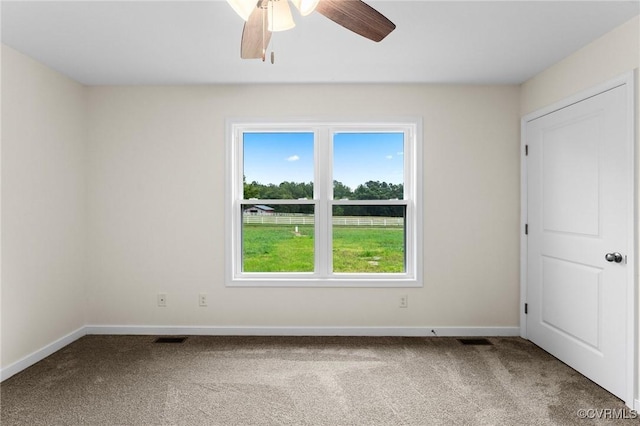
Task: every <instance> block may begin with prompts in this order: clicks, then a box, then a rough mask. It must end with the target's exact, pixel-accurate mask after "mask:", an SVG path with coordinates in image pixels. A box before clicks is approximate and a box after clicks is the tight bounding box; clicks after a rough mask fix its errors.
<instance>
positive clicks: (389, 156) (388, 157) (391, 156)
mask: <svg viewBox="0 0 640 426" xmlns="http://www.w3.org/2000/svg"><path fill="white" fill-rule="evenodd" d="M384 158H386V159H387V160H391V159H392V158H393V155H387V156H386V157H384Z"/></svg>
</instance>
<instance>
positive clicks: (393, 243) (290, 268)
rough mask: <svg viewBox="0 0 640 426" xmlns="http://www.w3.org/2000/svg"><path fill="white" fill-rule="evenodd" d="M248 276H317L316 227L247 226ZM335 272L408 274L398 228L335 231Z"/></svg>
mask: <svg viewBox="0 0 640 426" xmlns="http://www.w3.org/2000/svg"><path fill="white" fill-rule="evenodd" d="M242 252H243V270H244V272H313V267H314V238H313V226H298V232H297V233H296V232H295V229H294V226H291V225H248V224H246V225H244V227H243V247H242ZM333 269H334V272H370V273H375V272H404V231H403V229H402V228H398V227H389V228H385V227H375V228H372V227H363V226H360V227H342V226H340V227H338V226H337V227H335V228H334V232H333Z"/></svg>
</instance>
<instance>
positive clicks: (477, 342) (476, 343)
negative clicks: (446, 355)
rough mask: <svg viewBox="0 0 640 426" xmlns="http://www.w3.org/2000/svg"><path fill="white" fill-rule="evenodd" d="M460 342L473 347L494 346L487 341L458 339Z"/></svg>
mask: <svg viewBox="0 0 640 426" xmlns="http://www.w3.org/2000/svg"><path fill="white" fill-rule="evenodd" d="M458 342H460V343H462V344H463V345H472V346H486V345H489V346H490V345H493V343H491V342H490V341H488V340H487V339H458Z"/></svg>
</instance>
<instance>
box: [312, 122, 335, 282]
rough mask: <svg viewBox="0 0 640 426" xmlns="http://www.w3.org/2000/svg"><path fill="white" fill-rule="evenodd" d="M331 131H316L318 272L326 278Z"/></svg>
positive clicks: (324, 129) (329, 246) (328, 248)
mask: <svg viewBox="0 0 640 426" xmlns="http://www.w3.org/2000/svg"><path fill="white" fill-rule="evenodd" d="M329 149H330V144H329V131H328V129H327V128H326V127H322V128H320V129H318V130H317V132H316V163H315V182H316V185H314V188H316V186H317V189H316V191H315V199H316V202H317V204H316V209H317V210H316V214H317V216H316V217H317V222H316V225H317V226H316V245H315V248H316V273H317V274H318V275H319V276H320V277H322V278H326V277H327V276H328V275H329V270H330V269H329V268H330V265H329V260H330V256H329V251H330V249H331V242H330V240H329V239H328V238H327V236H328V235H329V232H328V229H329V224H330V220H331V219H330V216H329V214H328V212H329V210H328V208H327V204H328V196H329V193H330V191H331V187H330V186H329V183H330V182H329V181H330V178H331V175H332V173H331V170H332V167H331V157H330V151H329Z"/></svg>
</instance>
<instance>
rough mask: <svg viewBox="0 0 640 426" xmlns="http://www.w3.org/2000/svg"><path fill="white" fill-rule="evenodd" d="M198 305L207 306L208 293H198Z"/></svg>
mask: <svg viewBox="0 0 640 426" xmlns="http://www.w3.org/2000/svg"><path fill="white" fill-rule="evenodd" d="M198 305H199V306H207V294H206V293H200V294H199V295H198Z"/></svg>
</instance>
